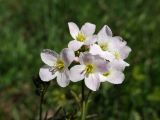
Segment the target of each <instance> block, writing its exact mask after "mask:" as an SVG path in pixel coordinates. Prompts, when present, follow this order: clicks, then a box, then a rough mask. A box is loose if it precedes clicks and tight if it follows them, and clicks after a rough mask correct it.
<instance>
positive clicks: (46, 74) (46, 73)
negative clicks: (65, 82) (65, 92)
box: [39, 66, 57, 81]
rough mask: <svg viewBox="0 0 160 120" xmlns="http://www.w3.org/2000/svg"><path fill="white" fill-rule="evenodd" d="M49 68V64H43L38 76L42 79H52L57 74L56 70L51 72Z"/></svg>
mask: <svg viewBox="0 0 160 120" xmlns="http://www.w3.org/2000/svg"><path fill="white" fill-rule="evenodd" d="M50 69H51V67H49V66H44V67H42V68H40V70H39V76H40V78H41V80H42V81H50V80H52V79H54V78H55V77H56V76H57V72H55V73H54V74H53V73H52V72H51V71H50Z"/></svg>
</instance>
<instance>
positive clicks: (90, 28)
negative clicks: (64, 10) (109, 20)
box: [81, 22, 96, 36]
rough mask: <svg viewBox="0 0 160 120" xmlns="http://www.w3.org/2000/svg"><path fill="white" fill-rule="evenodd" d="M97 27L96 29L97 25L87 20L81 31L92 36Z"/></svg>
mask: <svg viewBox="0 0 160 120" xmlns="http://www.w3.org/2000/svg"><path fill="white" fill-rule="evenodd" d="M95 29H96V25H95V24H92V23H88V22H87V23H85V24H84V25H83V26H82V28H81V31H82V33H83V34H85V35H86V36H91V35H93V33H94V32H95Z"/></svg>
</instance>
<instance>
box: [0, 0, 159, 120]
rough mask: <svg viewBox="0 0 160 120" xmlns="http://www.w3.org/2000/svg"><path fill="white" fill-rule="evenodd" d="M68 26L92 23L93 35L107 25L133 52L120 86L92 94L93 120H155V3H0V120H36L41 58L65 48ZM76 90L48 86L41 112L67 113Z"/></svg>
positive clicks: (106, 85) (12, 0) (22, 0)
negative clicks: (35, 81)
mask: <svg viewBox="0 0 160 120" xmlns="http://www.w3.org/2000/svg"><path fill="white" fill-rule="evenodd" d="M69 21H73V22H75V23H77V24H78V25H79V26H81V25H83V24H84V23H85V22H87V21H88V22H92V23H94V24H96V25H97V32H98V30H100V28H101V27H102V26H103V25H105V24H107V25H108V26H110V28H111V29H112V31H113V33H114V35H119V36H122V37H123V38H124V40H126V41H127V43H128V45H129V46H130V47H131V48H132V52H131V54H130V55H129V57H128V58H127V62H129V63H130V67H128V68H126V69H125V75H126V79H125V81H124V82H123V84H122V85H111V84H109V83H104V84H103V85H101V88H100V90H99V91H97V92H94V93H93V95H92V102H91V103H90V106H89V107H90V108H89V110H88V112H89V113H97V115H98V116H97V118H95V120H160V0H0V120H36V118H37V116H38V104H37V103H38V102H39V97H37V96H36V95H35V87H34V85H33V82H32V79H33V76H36V75H37V74H38V72H39V68H40V67H41V66H42V65H43V63H42V61H41V59H40V52H41V51H42V50H43V49H44V48H49V49H53V50H55V51H57V52H59V51H60V50H61V49H62V48H64V47H66V46H67V44H68V42H69V41H70V40H71V39H72V38H71V36H70V34H69V30H68V25H67V23H68V22H69ZM78 85H79V84H78V83H77V84H73V83H71V84H70V86H69V87H67V88H60V87H59V86H58V85H57V83H56V82H54V81H53V83H52V85H51V87H50V90H49V92H48V93H47V102H46V105H45V106H46V107H45V108H44V109H45V110H50V113H54V111H55V109H57V107H58V106H59V105H60V106H64V107H66V109H67V110H70V109H71V108H72V105H68V104H67V103H68V102H67V101H69V103H70V104H72V103H73V98H72V96H71V95H70V92H69V89H70V87H71V88H72V89H73V90H75V91H76V90H77V91H76V92H78V90H79V88H78V87H77V86H78ZM68 96H69V97H68Z"/></svg>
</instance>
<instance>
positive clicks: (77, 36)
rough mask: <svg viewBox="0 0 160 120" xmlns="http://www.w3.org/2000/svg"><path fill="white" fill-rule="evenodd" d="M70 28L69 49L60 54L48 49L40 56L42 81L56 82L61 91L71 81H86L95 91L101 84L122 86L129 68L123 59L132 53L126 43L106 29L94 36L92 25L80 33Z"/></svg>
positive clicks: (89, 24) (85, 26) (88, 25)
mask: <svg viewBox="0 0 160 120" xmlns="http://www.w3.org/2000/svg"><path fill="white" fill-rule="evenodd" d="M68 26H69V31H70V34H71V36H72V38H73V40H71V41H70V42H69V44H68V48H64V49H63V50H62V51H61V53H60V54H57V53H56V52H54V51H52V50H49V49H45V50H43V51H42V52H41V59H42V61H43V62H44V63H45V64H46V65H45V66H43V67H42V68H40V71H39V75H40V78H41V80H43V81H50V80H52V79H54V78H56V80H57V83H58V84H59V85H60V86H61V87H66V86H67V85H68V84H69V82H70V81H72V82H78V81H81V80H84V83H85V85H86V86H87V87H88V88H89V89H90V90H92V91H96V90H98V88H99V86H100V83H101V82H105V81H108V82H110V83H113V84H121V83H122V82H123V80H124V74H123V71H124V69H125V67H126V66H129V64H128V63H127V62H125V61H124V59H125V58H127V57H128V54H129V53H130V52H131V49H130V48H129V47H128V46H127V45H126V44H127V43H126V41H124V40H123V39H122V38H121V37H119V36H113V34H112V31H111V29H110V28H109V27H108V26H107V25H105V26H104V27H103V28H102V29H101V30H100V31H99V32H98V34H94V33H95V29H96V26H95V25H94V24H92V23H88V22H87V23H85V24H84V25H83V26H82V27H81V29H79V28H78V26H77V25H76V24H75V23H73V22H69V23H68Z"/></svg>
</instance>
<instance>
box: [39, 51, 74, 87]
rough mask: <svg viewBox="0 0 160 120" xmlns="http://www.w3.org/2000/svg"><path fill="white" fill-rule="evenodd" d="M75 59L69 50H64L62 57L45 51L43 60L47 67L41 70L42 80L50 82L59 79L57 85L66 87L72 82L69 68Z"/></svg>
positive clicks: (42, 56)
mask: <svg viewBox="0 0 160 120" xmlns="http://www.w3.org/2000/svg"><path fill="white" fill-rule="evenodd" d="M74 58H75V55H74V52H73V51H72V50H70V49H68V48H65V49H63V50H62V51H61V53H60V55H58V54H57V53H56V52H54V51H52V50H49V49H45V50H43V51H42V52H41V59H42V61H43V62H44V63H45V64H46V65H45V66H44V67H42V68H40V71H39V76H40V78H41V80H42V81H50V80H52V79H54V78H55V77H57V83H58V84H59V85H60V86H61V87H66V86H67V85H68V84H69V81H70V80H69V70H68V66H69V65H70V64H71V63H72V61H73V60H74Z"/></svg>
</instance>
